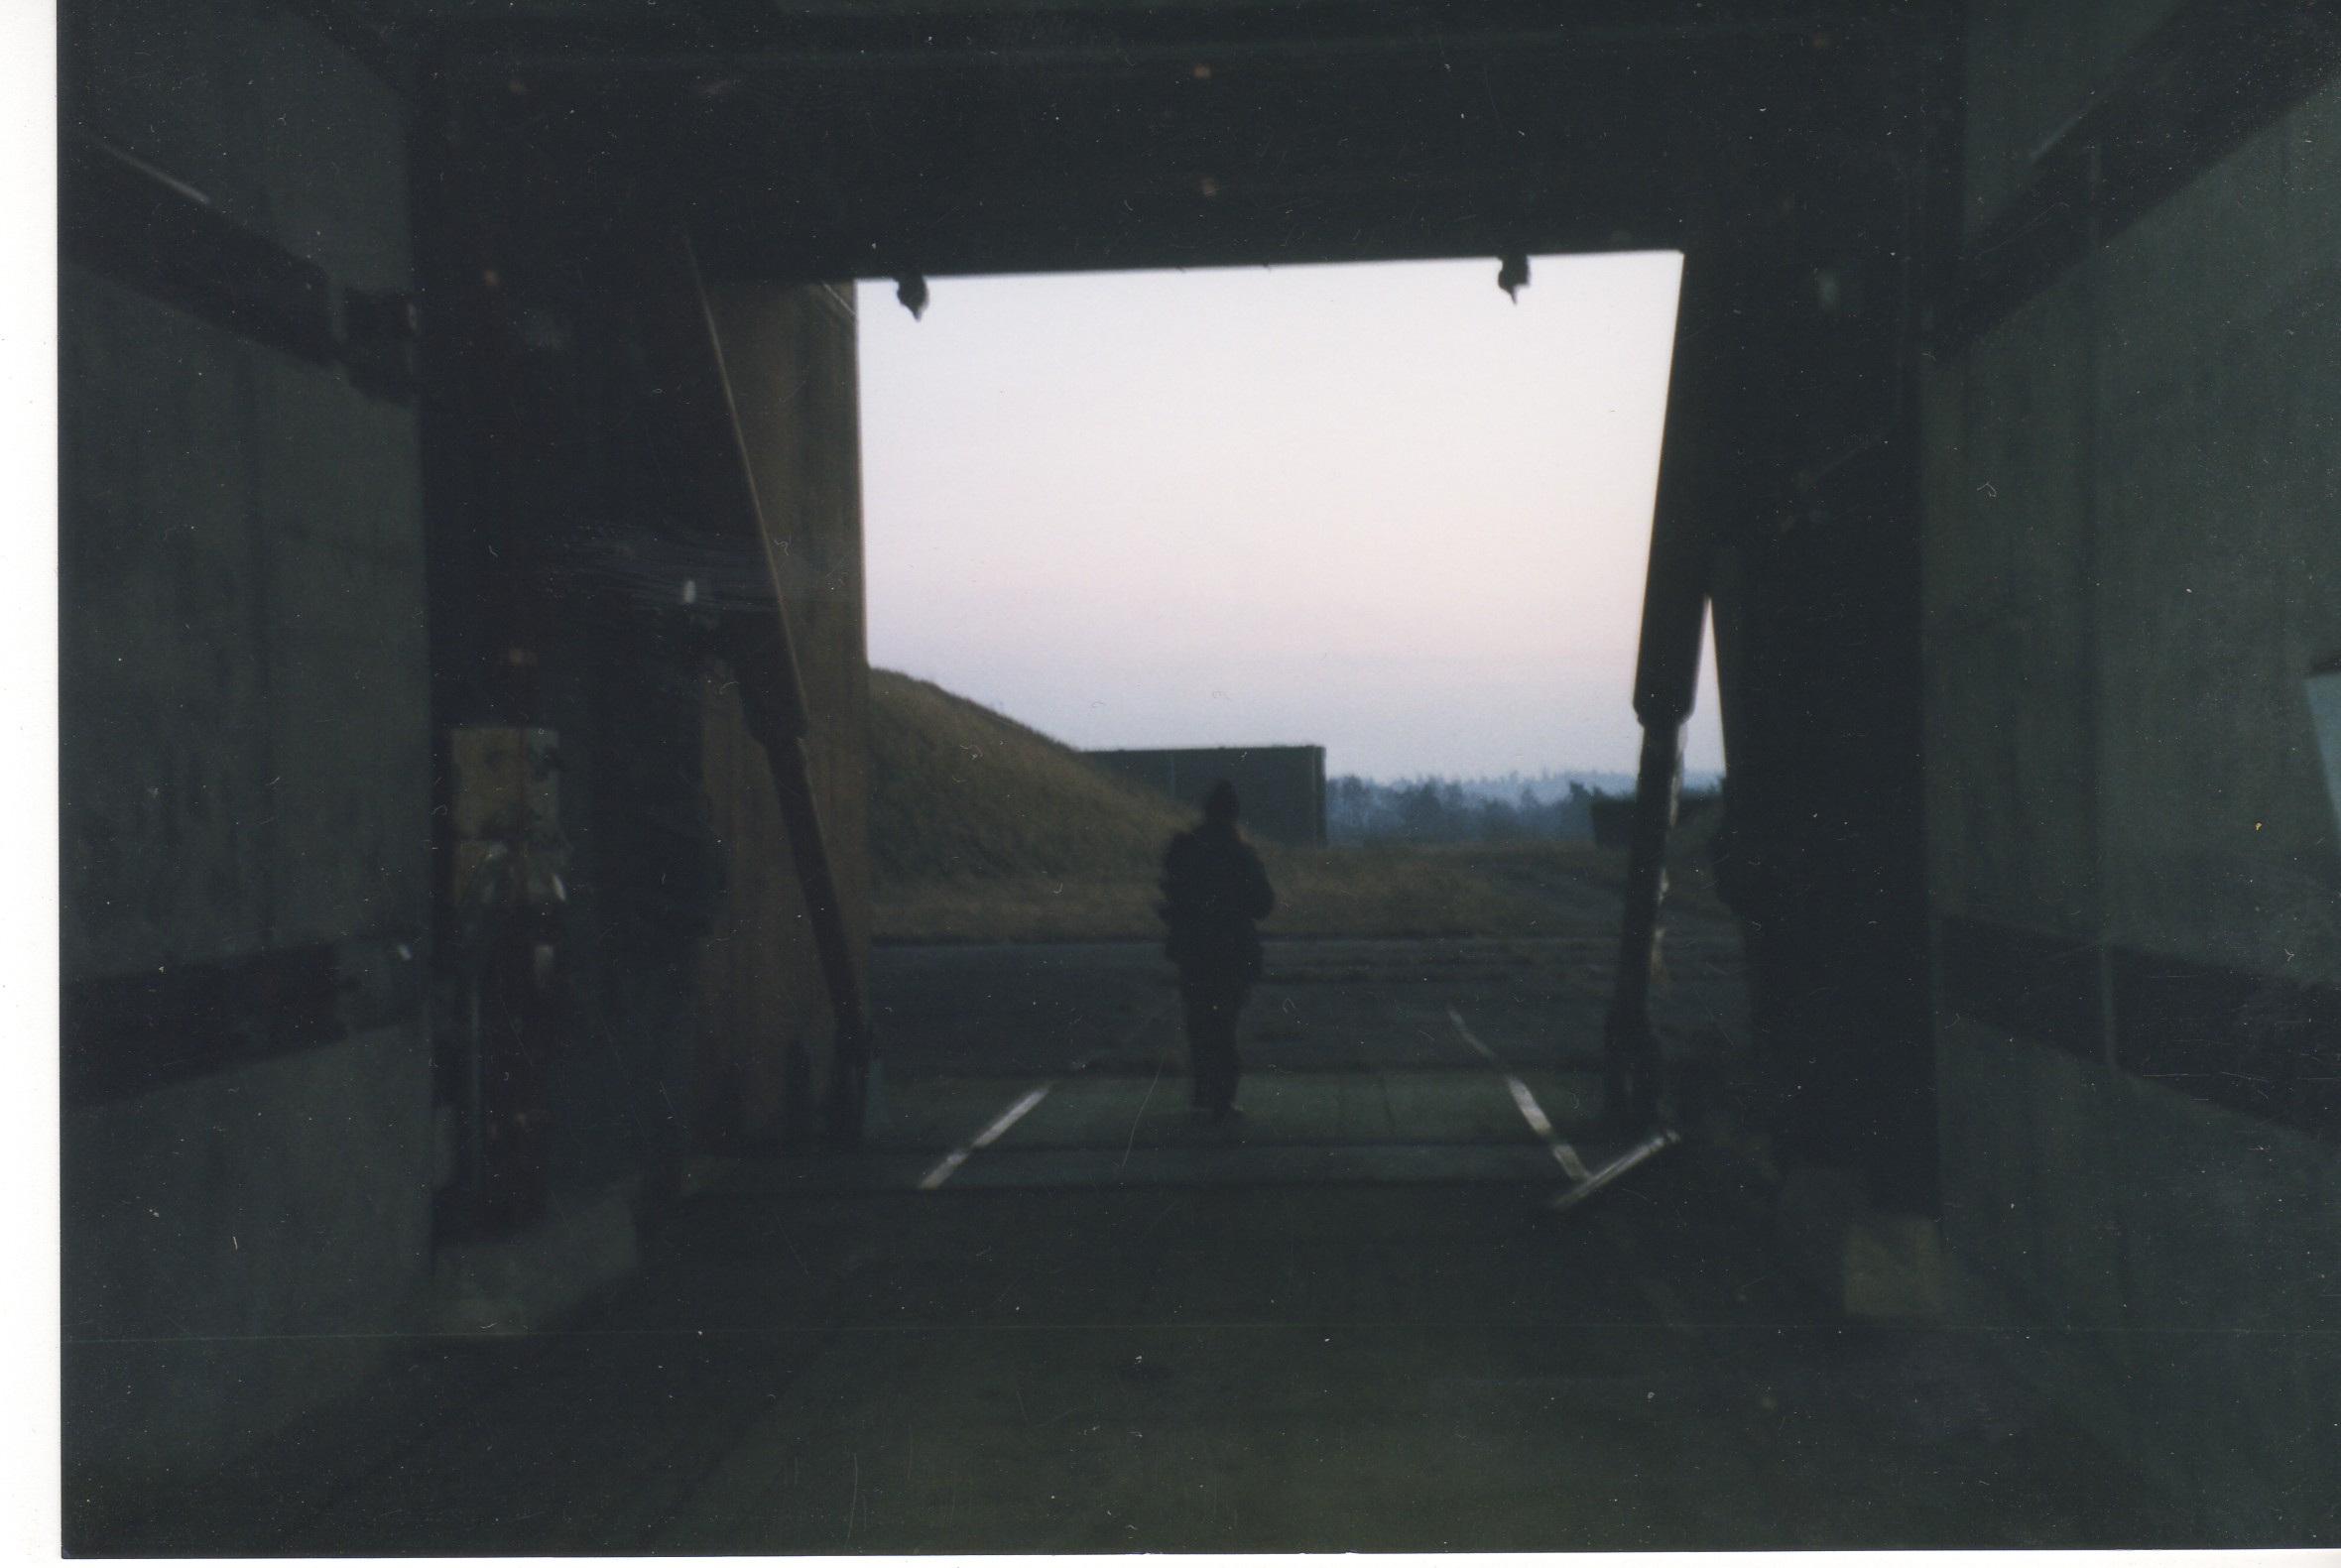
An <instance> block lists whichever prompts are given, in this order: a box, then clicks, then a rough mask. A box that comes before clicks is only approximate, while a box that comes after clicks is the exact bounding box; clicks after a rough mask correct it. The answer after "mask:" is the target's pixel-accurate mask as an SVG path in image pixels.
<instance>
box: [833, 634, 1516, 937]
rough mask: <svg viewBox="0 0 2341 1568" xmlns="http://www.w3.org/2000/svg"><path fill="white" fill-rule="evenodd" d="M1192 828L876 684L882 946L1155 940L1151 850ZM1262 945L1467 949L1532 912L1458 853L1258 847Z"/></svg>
mask: <svg viewBox="0 0 2341 1568" xmlns="http://www.w3.org/2000/svg"><path fill="white" fill-rule="evenodd" d="M1193 820H1194V813H1192V812H1190V811H1188V810H1187V809H1186V808H1185V807H1183V806H1181V805H1179V804H1178V803H1177V802H1176V801H1174V800H1171V799H1170V798H1169V797H1168V796H1166V795H1162V794H1159V793H1157V792H1155V791H1154V790H1151V789H1147V788H1145V787H1143V786H1141V785H1139V784H1132V783H1130V782H1129V781H1127V780H1125V779H1121V778H1118V777H1116V776H1115V775H1112V774H1109V773H1107V772H1106V771H1105V770H1103V769H1101V768H1098V767H1096V766H1094V765H1093V764H1091V763H1090V762H1089V761H1088V760H1087V759H1085V758H1083V757H1082V756H1081V755H1080V754H1079V753H1078V752H1075V751H1074V750H1072V749H1071V748H1070V747H1067V746H1064V745H1061V744H1059V743H1058V742H1056V741H1053V740H1050V739H1049V738H1048V737H1047V736H1046V735H1043V734H1041V733H1040V732H1038V731H1036V730H1032V729H1028V728H1027V727H1026V726H1024V725H1022V724H1019V723H1017V722H1016V721H1015V720H1013V719H1010V718H1006V717H1004V716H1002V715H1001V714H998V713H995V712H993V711H992V710H991V709H989V708H986V707H983V706H982V705H980V704H978V703H974V702H970V701H968V700H967V699H966V698H964V697H959V696H954V695H953V694H951V693H950V692H948V691H945V690H943V689H942V688H941V687H940V686H937V685H934V684H932V683H930V682H928V681H924V680H917V679H914V678H912V677H911V676H909V675H904V674H898V673H895V672H894V671H892V670H884V669H880V670H872V671H871V674H870V855H871V865H872V872H873V882H874V890H873V891H874V893H875V895H876V904H877V910H876V912H877V935H878V936H879V937H881V938H882V939H890V940H896V941H1062V940H1093V941H1094V940H1113V939H1134V940H1151V939H1153V938H1156V937H1159V936H1161V935H1162V930H1163V927H1162V922H1161V921H1160V920H1159V919H1158V918H1157V917H1156V915H1155V904H1156V901H1157V898H1158V893H1157V890H1156V887H1155V879H1156V877H1157V876H1158V875H1160V873H1161V869H1162V860H1163V851H1164V849H1165V848H1166V847H1167V846H1168V845H1169V843H1170V835H1171V834H1172V833H1174V832H1176V831H1178V830H1179V829H1180V828H1182V827H1185V826H1188V825H1189V824H1190V823H1192V822H1193ZM1262 855H1263V857H1264V858H1265V859H1266V860H1267V862H1268V872H1269V878H1270V880H1271V881H1272V882H1273V883H1275V885H1276V889H1277V901H1278V908H1277V912H1276V913H1275V914H1273V915H1271V916H1270V917H1269V919H1268V920H1267V922H1266V923H1265V924H1264V925H1263V927H1262V930H1263V933H1264V934H1266V935H1269V936H1472V935H1495V934H1501V933H1509V932H1513V931H1517V930H1520V929H1522V928H1524V926H1526V925H1528V924H1530V923H1533V917H1534V911H1533V909H1532V908H1531V906H1530V905H1527V904H1526V903H1525V902H1524V901H1523V899H1522V898H1521V897H1520V896H1519V895H1518V894H1515V893H1512V892H1510V891H1507V890H1505V889H1503V888H1500V887H1499V886H1498V885H1497V884H1496V883H1495V882H1493V881H1491V880H1490V879H1489V878H1487V877H1485V876H1483V875H1481V874H1480V872H1479V871H1477V870H1476V869H1475V868H1474V867H1473V866H1472V865H1471V864H1470V863H1469V860H1468V859H1467V858H1466V857H1464V856H1461V855H1457V854H1453V853H1449V852H1446V851H1443V850H1440V849H1434V848H1424V847H1415V846H1408V845H1375V846H1365V845H1358V846H1338V847H1334V848H1327V849H1293V848H1287V847H1284V846H1280V845H1273V844H1272V845H1264V846H1262Z"/></svg>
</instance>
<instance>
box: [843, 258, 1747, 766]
mask: <svg viewBox="0 0 2341 1568" xmlns="http://www.w3.org/2000/svg"><path fill="white" fill-rule="evenodd" d="M1532 272H1533V278H1532V282H1531V283H1530V285H1529V287H1528V288H1526V289H1524V290H1522V291H1521V295H1520V302H1519V303H1518V304H1517V305H1516V304H1514V303H1512V302H1510V301H1508V300H1506V299H1505V297H1504V295H1503V292H1502V291H1501V290H1499V289H1498V288H1497V287H1496V282H1495V278H1496V263H1495V261H1494V259H1493V258H1490V259H1486V260H1479V261H1467V262H1431V263H1402V264H1385V265H1377V266H1361V267H1295V268H1283V269H1276V270H1235V269H1227V270H1211V271H1200V272H1188V273H1111V274H1085V275H1075V276H1060V277H1042V278H984V279H949V278H945V279H937V280H934V281H933V282H932V284H931V289H932V300H931V302H930V303H929V304H928V306H927V309H926V315H925V318H924V320H921V321H913V320H912V319H911V316H910V313H909V312H908V311H907V310H905V309H903V308H902V306H901V305H899V304H898V303H896V302H895V299H894V290H893V286H892V285H891V284H888V283H884V282H876V283H869V284H865V285H863V286H862V288H861V290H860V292H859V301H860V310H861V355H862V358H861V383H862V466H863V474H864V490H865V499H864V505H865V517H866V527H867V535H866V539H867V546H866V547H867V550H868V559H869V579H870V580H869V593H870V599H869V603H870V658H871V661H872V663H876V664H878V665H880V666H882V667H887V668H894V669H903V670H908V671H909V672H910V673H912V674H915V675H921V676H924V677H925V678H927V679H929V680H933V681H936V682H937V683H939V684H941V685H943V686H946V687H948V688H949V689H951V690H953V691H957V692H960V693H962V694H963V695H966V696H969V697H972V698H974V699H975V700H977V701H979V702H982V703H985V704H987V705H989V706H992V707H995V708H998V709H999V710H1001V711H1002V712H1005V713H1007V714H1009V715H1010V716H1012V717H1014V718H1016V719H1019V720H1021V721H1023V722H1024V723H1027V724H1030V725H1032V726H1033V727H1034V728H1036V729H1039V730H1042V731H1044V732H1046V733H1047V734H1049V735H1053V736H1055V737H1056V738H1058V739H1059V740H1062V741H1065V742H1067V743H1069V744H1071V745H1074V746H1080V747H1122V746H1127V747H1170V746H1239V745H1294V744H1302V743H1312V744H1317V745H1322V746H1323V747H1324V748H1325V749H1326V758H1325V766H1326V769H1327V771H1328V772H1330V773H1334V774H1343V773H1355V774H1363V775H1366V776H1367V777H1370V778H1381V779H1394V778H1400V777H1406V776H1412V775H1417V774H1424V773H1437V774H1445V775H1448V776H1450V777H1476V776H1482V775H1500V774H1506V773H1510V772H1512V771H1514V770H1515V769H1517V770H1519V771H1521V772H1523V773H1529V774H1534V773H1537V772H1540V771H1541V770H1544V769H1548V768H1549V769H1556V770H1569V769H1617V770H1622V771H1631V770H1632V769H1633V767H1634V763H1635V758H1636V754H1637V749H1638V747H1639V746H1640V743H1641V732H1640V730H1639V729H1638V728H1637V726H1636V724H1635V721H1634V713H1633V706H1632V702H1633V678H1634V648H1635V638H1636V634H1637V630H1638V628H1639V625H1640V618H1641V613H1642V586H1643V573H1644V568H1645V565H1646V564H1647V560H1648V555H1649V549H1650V520H1651V503H1652V494H1653V491H1654V488H1655V486H1656V482H1657V475H1658V452H1659V436H1660V429H1661V424H1662V421H1663V413H1664V408H1665V384H1666V367H1667V360H1668V355H1669V349H1670V345H1671V342H1672V338H1673V331H1674V303H1675V294H1676V288H1677V283H1678V280H1679V278H1680V274H1681V261H1680V258H1679V257H1678V256H1676V255H1675V254H1673V253H1672V252H1661V253H1652V254H1640V255H1619V256H1581V257H1549V258H1547V257H1539V258H1537V259H1536V260H1535V261H1534V263H1533V268H1532ZM1715 714H1716V701H1715V690H1714V675H1713V658H1712V651H1711V650H1710V653H1709V656H1708V667H1707V670H1706V672H1705V674H1704V675H1703V677H1702V680H1701V685H1700V692H1699V698H1698V708H1697V711H1696V713H1695V714H1694V715H1693V717H1692V720H1691V725H1690V735H1689V739H1688V756H1687V759H1686V761H1687V765H1688V766H1689V767H1690V768H1692V769H1697V770H1719V769H1720V768H1721V767H1722V766H1723V748H1722V740H1721V733H1720V730H1719V728H1718V726H1717V723H1716V717H1715Z"/></svg>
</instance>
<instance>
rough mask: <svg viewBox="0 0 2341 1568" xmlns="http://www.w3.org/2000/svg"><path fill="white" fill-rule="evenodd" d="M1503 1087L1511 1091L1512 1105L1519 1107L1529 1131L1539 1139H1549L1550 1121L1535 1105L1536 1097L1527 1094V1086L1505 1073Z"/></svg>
mask: <svg viewBox="0 0 2341 1568" xmlns="http://www.w3.org/2000/svg"><path fill="white" fill-rule="evenodd" d="M1504 1087H1505V1088H1507V1089H1510V1090H1511V1091H1512V1103H1513V1104H1514V1105H1517V1106H1519V1107H1520V1114H1521V1116H1522V1117H1523V1118H1524V1119H1526V1120H1527V1122H1528V1124H1529V1131H1530V1132H1532V1133H1534V1134H1536V1135H1537V1136H1538V1137H1539V1138H1550V1137H1551V1136H1552V1122H1551V1119H1550V1118H1548V1117H1546V1116H1545V1115H1544V1108H1543V1107H1542V1106H1540V1105H1539V1104H1538V1103H1537V1097H1536V1096H1535V1095H1533V1094H1531V1093H1529V1086H1528V1085H1527V1084H1525V1083H1522V1082H1521V1081H1520V1080H1519V1079H1518V1078H1515V1077H1513V1076H1512V1074H1510V1073H1506V1074H1505V1075H1504Z"/></svg>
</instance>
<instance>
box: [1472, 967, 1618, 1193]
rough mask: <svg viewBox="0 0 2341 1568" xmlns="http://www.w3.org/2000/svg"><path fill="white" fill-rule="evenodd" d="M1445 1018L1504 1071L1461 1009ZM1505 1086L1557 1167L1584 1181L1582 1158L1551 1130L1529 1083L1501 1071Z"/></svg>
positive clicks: (1502, 1063)
mask: <svg viewBox="0 0 2341 1568" xmlns="http://www.w3.org/2000/svg"><path fill="white" fill-rule="evenodd" d="M1447 1018H1448V1020H1449V1021H1450V1022H1451V1023H1452V1024H1453V1025H1455V1032H1456V1033H1458V1034H1460V1035H1462V1036H1463V1043H1464V1044H1466V1045H1469V1046H1470V1047H1471V1048H1472V1049H1473V1050H1475V1051H1478V1052H1479V1053H1480V1054H1481V1055H1482V1056H1485V1057H1486V1058H1487V1059H1488V1060H1489V1061H1491V1062H1494V1063H1495V1065H1496V1068H1497V1070H1498V1071H1499V1072H1503V1071H1504V1061H1503V1058H1502V1057H1500V1056H1498V1055H1497V1054H1496V1053H1495V1052H1494V1051H1492V1050H1490V1049H1488V1043H1487V1041H1485V1040H1483V1039H1481V1038H1480V1037H1479V1036H1478V1035H1477V1034H1474V1033H1472V1032H1471V1025H1468V1024H1466V1023H1464V1022H1463V1015H1462V1014H1461V1013H1459V1012H1457V1011H1456V1010H1455V1009H1453V1008H1449V1009H1447ZM1504 1087H1505V1088H1507V1089H1509V1090H1511V1091H1512V1103H1513V1104H1514V1105H1516V1106H1519V1107H1520V1116H1521V1120H1522V1121H1524V1122H1526V1123H1528V1125H1529V1131H1530V1132H1532V1133H1534V1134H1536V1135H1537V1136H1538V1137H1539V1138H1540V1139H1542V1140H1543V1141H1544V1146H1545V1147H1546V1148H1549V1149H1551V1150H1552V1157H1553V1158H1554V1159H1555V1160H1557V1161H1559V1163H1560V1168H1561V1169H1562V1170H1563V1171H1565V1172H1567V1174H1568V1178H1569V1179H1570V1180H1571V1181H1583V1180H1584V1179H1585V1176H1586V1171H1585V1162H1584V1161H1583V1160H1582V1159H1579V1158H1578V1157H1577V1151H1576V1150H1575V1149H1573V1148H1571V1147H1570V1146H1568V1144H1567V1143H1566V1142H1565V1141H1563V1140H1562V1139H1561V1138H1559V1137H1558V1136H1557V1135H1556V1134H1554V1133H1553V1131H1552V1118H1550V1117H1548V1116H1546V1115H1545V1114H1544V1108H1543V1107H1542V1106H1540V1105H1539V1104H1538V1103H1537V1097H1536V1096H1535V1095H1534V1094H1531V1093H1530V1092H1529V1086H1528V1085H1527V1084H1525V1083H1523V1082H1521V1080H1520V1078H1519V1076H1518V1075H1517V1074H1514V1073H1511V1072H1504Z"/></svg>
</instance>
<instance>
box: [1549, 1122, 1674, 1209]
mask: <svg viewBox="0 0 2341 1568" xmlns="http://www.w3.org/2000/svg"><path fill="white" fill-rule="evenodd" d="M1681 1142H1682V1135H1681V1134H1680V1133H1677V1132H1675V1131H1674V1129H1672V1128H1670V1127H1663V1128H1661V1129H1659V1131H1657V1132H1656V1133H1653V1134H1651V1136H1650V1137H1648V1138H1646V1139H1644V1140H1643V1141H1642V1142H1641V1143H1639V1144H1637V1145H1635V1146H1633V1147H1632V1148H1629V1149H1627V1150H1626V1152H1624V1153H1623V1154H1620V1155H1619V1156H1618V1157H1617V1158H1615V1159H1613V1160H1611V1161H1610V1162H1609V1163H1608V1164H1606V1165H1603V1166H1602V1167H1601V1168H1600V1169H1598V1170H1595V1171H1593V1172H1592V1173H1591V1174H1589V1175H1588V1176H1586V1178H1585V1179H1584V1180H1583V1181H1580V1182H1578V1183H1577V1184H1576V1185H1575V1186H1573V1187H1568V1188H1564V1189H1563V1190H1562V1191H1560V1192H1558V1193H1556V1194H1554V1195H1553V1199H1552V1207H1553V1208H1554V1209H1556V1210H1558V1211H1560V1212H1561V1213H1563V1214H1565V1213H1567V1212H1568V1211H1569V1210H1571V1209H1573V1208H1575V1207H1576V1206H1577V1205H1578V1204H1580V1203H1583V1202H1584V1201H1585V1200H1586V1199H1587V1198H1590V1197H1592V1196H1593V1194H1595V1193H1596V1192H1599V1191H1600V1190H1601V1189H1602V1188H1604V1187H1606V1186H1608V1185H1609V1184H1610V1183H1611V1182H1613V1181H1615V1180H1617V1179H1618V1178H1619V1177H1620V1176H1622V1175H1624V1174H1626V1172H1628V1171H1629V1170H1632V1169H1633V1168H1634V1167H1635V1166H1637V1165H1639V1164H1641V1163H1642V1162H1643V1161H1644V1160H1646V1159H1649V1158H1650V1157H1651V1156H1652V1155H1653V1154H1659V1153H1663V1152H1664V1151H1665V1150H1667V1149H1669V1148H1671V1147H1673V1146H1675V1145H1676V1144H1679V1143H1681Z"/></svg>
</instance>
